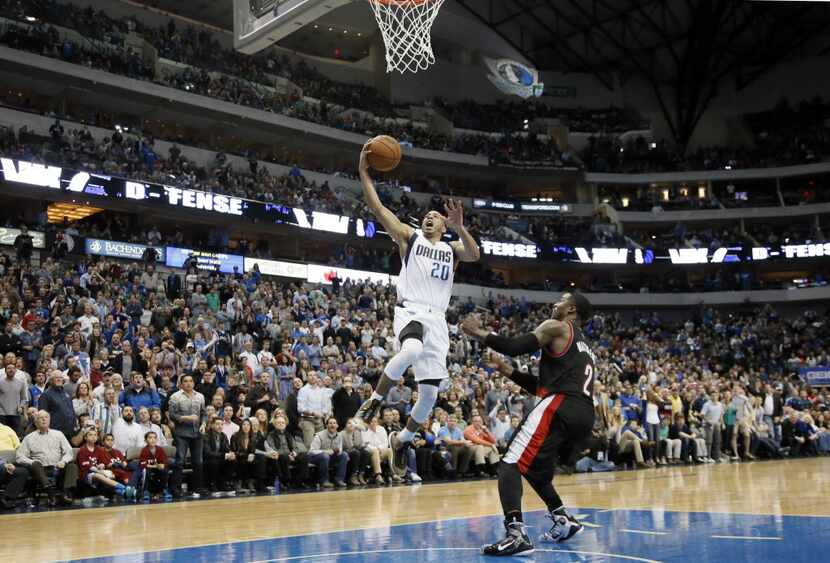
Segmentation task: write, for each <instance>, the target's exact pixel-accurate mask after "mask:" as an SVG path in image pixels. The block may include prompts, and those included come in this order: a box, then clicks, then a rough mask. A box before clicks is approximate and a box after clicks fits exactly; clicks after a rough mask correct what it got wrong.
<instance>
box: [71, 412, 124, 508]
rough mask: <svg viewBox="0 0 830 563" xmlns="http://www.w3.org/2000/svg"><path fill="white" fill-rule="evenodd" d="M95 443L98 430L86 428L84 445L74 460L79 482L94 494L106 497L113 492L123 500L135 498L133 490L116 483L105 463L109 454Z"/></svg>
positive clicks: (91, 427)
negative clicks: (94, 492)
mask: <svg viewBox="0 0 830 563" xmlns="http://www.w3.org/2000/svg"><path fill="white" fill-rule="evenodd" d="M97 443H98V430H97V429H96V428H95V427H94V426H88V427H86V429H85V431H84V443H83V445H82V446H81V448H80V449H79V450H78V455H77V457H76V460H75V461H76V463H77V464H78V477H79V480H80V481H81V482H82V483H85V484H86V485H88V486H89V487H90V488H91V489H93V490H94V491H96V492H103V493H105V494H108V495H109V494H112V493H113V492H115V494H117V495H119V496H122V497H124V498H125V499H132V498H135V489H134V488H133V487H130V486H125V485H123V484H122V483H120V482H118V481H117V480H116V479H115V473H113V471H112V469H107V466H106V461H107V460H108V459H109V454H108V453H107V451H106V450H105V449H104V448H102V447H100V446H98V445H97Z"/></svg>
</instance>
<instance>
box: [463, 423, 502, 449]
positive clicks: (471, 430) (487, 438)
mask: <svg viewBox="0 0 830 563" xmlns="http://www.w3.org/2000/svg"><path fill="white" fill-rule="evenodd" d="M464 439H465V440H469V441H471V442H472V443H473V444H477V445H479V446H492V445H494V444H495V443H496V438H495V436H493V435H492V434H491V433H490V431H489V430H487V429H486V428H485V427H483V426H482V427H481V430H476V427H475V426H473V425H472V424H471V425H469V426H468V427H467V428H466V429H465V430H464Z"/></svg>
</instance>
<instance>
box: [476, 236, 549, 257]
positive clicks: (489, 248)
mask: <svg viewBox="0 0 830 563" xmlns="http://www.w3.org/2000/svg"><path fill="white" fill-rule="evenodd" d="M481 250H482V252H484V254H488V255H490V256H504V257H515V258H533V259H535V258H538V257H539V249H538V247H537V246H536V245H535V244H518V243H513V242H496V241H492V240H482V241H481Z"/></svg>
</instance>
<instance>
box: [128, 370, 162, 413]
mask: <svg viewBox="0 0 830 563" xmlns="http://www.w3.org/2000/svg"><path fill="white" fill-rule="evenodd" d="M118 402H119V404H120V405H121V406H122V407H123V406H130V407H133V410H138V409H139V408H141V407H147V408H148V409H150V408H159V407H160V406H161V399H160V398H159V394H158V393H157V392H156V390H155V389H151V388H150V387H148V386H147V382H146V381H145V380H144V376H143V375H142V374H141V373H139V372H137V371H134V372H132V373H131V374H130V386H129V387H127V388H126V389H124V391H123V392H122V393H121V396H120V397H118Z"/></svg>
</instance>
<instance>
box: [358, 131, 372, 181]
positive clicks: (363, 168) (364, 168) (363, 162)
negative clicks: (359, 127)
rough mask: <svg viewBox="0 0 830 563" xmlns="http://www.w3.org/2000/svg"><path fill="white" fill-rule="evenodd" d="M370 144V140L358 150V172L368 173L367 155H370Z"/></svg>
mask: <svg viewBox="0 0 830 563" xmlns="http://www.w3.org/2000/svg"><path fill="white" fill-rule="evenodd" d="M371 143H372V139H369V140H368V141H366V144H364V145H363V148H362V149H361V150H360V162H359V164H358V166H357V169H358V171H359V172H367V173H368V172H369V155H370V154H372V150H371V149H370V148H369V145H370V144H371Z"/></svg>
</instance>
